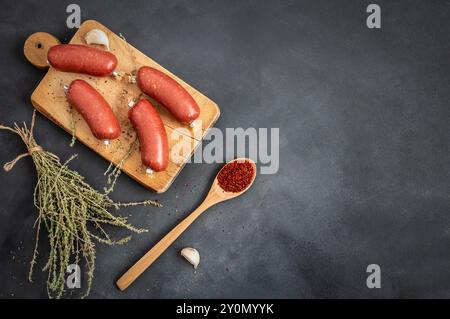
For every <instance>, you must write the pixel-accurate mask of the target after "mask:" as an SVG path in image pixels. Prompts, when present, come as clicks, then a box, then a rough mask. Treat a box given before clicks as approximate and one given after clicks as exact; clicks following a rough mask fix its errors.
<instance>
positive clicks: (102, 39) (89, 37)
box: [84, 29, 109, 51]
mask: <svg viewBox="0 0 450 319" xmlns="http://www.w3.org/2000/svg"><path fill="white" fill-rule="evenodd" d="M84 40H86V43H87V44H100V45H103V46H105V47H106V48H107V49H108V51H109V39H108V36H107V35H106V33H105V32H103V31H102V30H100V29H92V30H91V31H89V32H88V33H86V35H85V37H84Z"/></svg>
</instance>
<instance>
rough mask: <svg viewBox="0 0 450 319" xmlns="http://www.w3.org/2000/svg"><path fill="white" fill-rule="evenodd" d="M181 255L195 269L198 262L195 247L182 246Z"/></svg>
mask: <svg viewBox="0 0 450 319" xmlns="http://www.w3.org/2000/svg"><path fill="white" fill-rule="evenodd" d="M181 256H183V257H184V258H186V260H187V261H188V262H190V263H191V264H192V266H194V269H197V266H198V264H200V254H199V253H198V251H197V249H195V248H191V247H186V248H183V249H182V250H181Z"/></svg>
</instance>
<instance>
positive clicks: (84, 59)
mask: <svg viewBox="0 0 450 319" xmlns="http://www.w3.org/2000/svg"><path fill="white" fill-rule="evenodd" d="M47 59H48V62H49V63H50V64H51V65H52V66H53V67H54V68H55V69H57V70H60V71H64V72H74V73H85V74H89V75H94V76H105V75H109V74H111V73H112V72H113V71H114V70H115V69H116V67H117V58H116V56H115V55H114V54H112V53H111V52H107V51H104V50H100V49H97V48H94V47H88V46H85V45H80V44H58V45H55V46H53V47H51V48H50V50H48V54H47Z"/></svg>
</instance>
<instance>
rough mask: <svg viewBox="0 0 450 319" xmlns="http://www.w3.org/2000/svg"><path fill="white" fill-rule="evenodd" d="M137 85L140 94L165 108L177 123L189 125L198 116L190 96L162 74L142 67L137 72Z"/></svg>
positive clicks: (195, 105) (176, 83) (175, 82)
mask: <svg viewBox="0 0 450 319" xmlns="http://www.w3.org/2000/svg"><path fill="white" fill-rule="evenodd" d="M137 83H138V86H139V88H140V89H141V90H142V92H144V93H145V94H147V95H148V96H150V97H151V98H154V99H155V100H156V101H158V102H159V103H161V104H162V105H163V106H165V107H166V108H167V109H168V110H169V112H170V113H172V115H173V116H174V117H175V118H176V119H177V120H178V121H180V122H184V123H191V122H193V121H194V120H195V119H196V118H198V116H199V115H200V108H199V107H198V105H197V103H196V102H195V100H194V99H193V98H192V96H191V95H190V94H189V93H188V92H187V91H186V90H185V89H184V88H183V87H182V86H181V85H180V84H178V82H177V81H175V80H174V79H172V78H171V77H170V76H168V75H166V74H164V73H163V72H161V71H158V70H156V69H154V68H151V67H148V66H143V67H141V68H140V69H139V71H138V74H137Z"/></svg>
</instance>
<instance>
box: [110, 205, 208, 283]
mask: <svg viewBox="0 0 450 319" xmlns="http://www.w3.org/2000/svg"><path fill="white" fill-rule="evenodd" d="M214 204H215V203H214V202H212V201H211V200H209V199H208V198H207V199H205V201H204V202H203V203H202V204H200V206H199V207H197V209H196V210H194V211H193V212H192V213H191V214H190V215H189V216H187V217H186V218H185V219H183V220H182V221H181V222H180V223H179V224H178V225H177V226H175V227H174V228H173V229H172V230H171V231H170V232H169V233H168V234H167V235H166V236H164V237H163V238H162V239H161V240H160V241H159V242H158V243H157V244H156V245H155V246H153V248H152V249H150V250H149V251H148V252H147V253H146V254H145V255H144V256H142V258H141V259H139V260H138V261H137V262H136V263H135V264H134V265H133V266H132V267H131V268H130V269H128V270H127V272H126V273H124V274H123V275H122V277H120V278H119V280H117V282H116V285H117V287H118V288H119V289H120V290H121V291H123V290H125V289H127V288H128V286H129V285H131V284H132V283H133V282H134V281H135V280H136V279H137V278H138V277H139V276H140V275H141V274H142V273H143V272H144V271H145V270H146V269H147V268H148V267H149V266H150V265H151V264H153V262H155V260H156V259H158V257H159V256H161V254H162V253H163V252H164V251H165V250H166V249H167V248H169V246H170V245H171V244H172V243H173V242H174V241H175V240H176V239H177V238H178V237H179V236H180V235H181V234H182V233H183V232H184V231H185V230H186V229H187V228H188V227H189V226H190V225H191V224H192V223H193V222H194V221H195V220H196V219H197V218H198V217H199V216H200V215H201V214H202V213H203V212H204V211H205V210H207V209H208V208H209V207H211V206H212V205H214Z"/></svg>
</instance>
